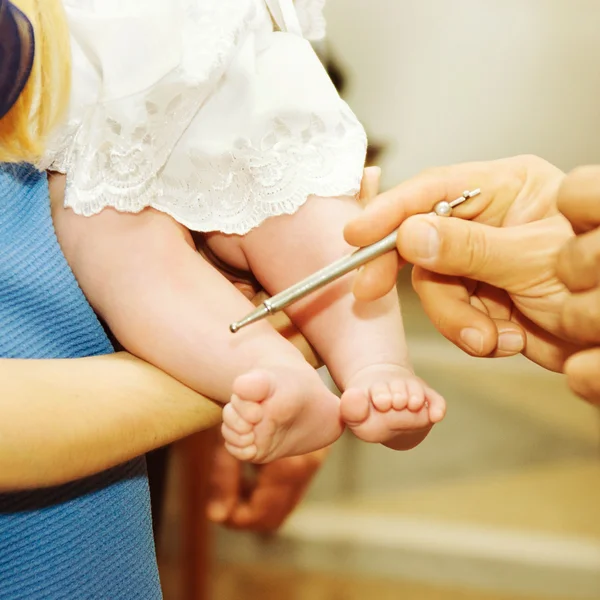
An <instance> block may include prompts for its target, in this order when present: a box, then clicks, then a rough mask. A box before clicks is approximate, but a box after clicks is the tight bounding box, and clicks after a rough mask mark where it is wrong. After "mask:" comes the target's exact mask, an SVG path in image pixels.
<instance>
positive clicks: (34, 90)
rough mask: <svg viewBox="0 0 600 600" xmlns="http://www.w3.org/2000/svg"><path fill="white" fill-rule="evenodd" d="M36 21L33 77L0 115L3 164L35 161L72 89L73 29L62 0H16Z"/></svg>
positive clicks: (0, 147)
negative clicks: (71, 36) (71, 33)
mask: <svg viewBox="0 0 600 600" xmlns="http://www.w3.org/2000/svg"><path fill="white" fill-rule="evenodd" d="M12 2H13V4H15V5H16V6H17V7H18V8H20V9H21V11H23V13H24V14H25V15H26V16H27V18H28V19H29V20H30V21H31V24H32V26H33V31H34V35H35V57H34V61H33V68H32V70H31V75H30V77H29V80H28V82H27V84H26V85H25V88H24V89H23V91H22V92H21V95H20V96H19V98H18V99H17V101H16V102H15V104H14V106H13V107H12V108H11V109H10V111H9V112H8V113H7V114H6V115H5V116H4V118H2V119H0V162H31V163H35V162H36V161H37V160H38V159H39V158H40V157H41V156H42V154H43V152H44V145H45V143H46V140H47V138H48V134H49V133H50V132H51V130H52V129H53V128H54V127H55V126H56V125H57V124H58V122H59V121H60V119H61V118H62V116H63V115H64V112H65V110H66V107H67V104H68V101H69V96H70V90H71V52H70V46H69V30H68V27H67V20H66V17H65V14H64V11H63V7H62V2H61V0H12Z"/></svg>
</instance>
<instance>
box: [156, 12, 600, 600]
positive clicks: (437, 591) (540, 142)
mask: <svg viewBox="0 0 600 600" xmlns="http://www.w3.org/2000/svg"><path fill="white" fill-rule="evenodd" d="M327 17H328V31H329V39H328V44H327V52H328V57H329V59H331V60H333V61H334V62H335V63H336V64H337V66H338V67H339V69H340V71H341V73H342V74H343V76H344V78H345V79H346V87H345V90H344V95H345V98H346V99H347V101H348V102H349V104H350V105H351V106H352V108H353V109H354V110H355V112H356V113H357V114H358V116H359V117H360V118H361V119H362V121H363V122H364V124H365V126H366V128H367V131H368V133H369V135H370V137H371V139H373V140H374V141H375V142H376V143H377V144H378V145H382V146H384V150H383V152H382V154H381V155H380V156H379V159H378V162H379V164H380V165H381V166H382V168H383V174H384V178H383V184H384V187H388V186H391V185H393V184H395V183H397V182H400V181H401V180H402V179H404V178H407V177H409V176H411V175H414V174H416V173H418V172H419V171H420V170H422V169H424V168H427V167H430V166H434V165H441V164H449V163H455V162H462V161H466V160H478V159H491V158H498V157H503V156H508V155H513V154H520V153H535V154H539V155H541V156H543V157H545V158H547V159H548V160H550V161H552V162H554V163H555V164H556V165H557V166H559V167H561V168H563V169H565V170H568V169H570V168H572V167H573V166H575V165H577V164H581V163H590V162H596V163H597V162H600V3H599V2H598V0H485V1H482V0H452V1H451V2H450V1H448V0H328V3H327ZM399 291H400V294H401V298H402V301H403V308H404V315H405V322H406V328H407V332H408V339H409V344H410V348H411V353H412V357H413V360H414V364H415V367H416V370H417V373H418V374H419V375H421V376H422V377H424V378H425V379H426V380H427V381H428V382H430V383H431V384H432V385H433V386H434V387H435V388H436V389H438V390H439V391H441V392H442V393H443V394H444V395H445V396H446V398H447V400H448V403H449V412H448V417H447V419H446V420H445V421H444V422H443V423H442V424H441V425H439V426H438V427H437V428H436V429H435V430H434V432H433V433H432V434H431V436H430V437H429V438H428V439H427V440H426V442H425V443H424V444H422V446H421V447H419V448H417V449H416V450H414V451H411V452H409V453H404V454H401V453H393V452H391V451H388V450H385V449H383V448H380V447H375V446H367V445H366V444H360V443H358V442H356V441H355V440H354V439H351V438H350V437H345V438H344V439H342V440H341V441H340V443H338V444H337V445H336V447H335V449H334V452H333V454H332V456H331V458H330V460H329V461H328V463H327V465H326V466H325V468H324V469H323V470H322V472H321V473H320V475H319V477H318V478H317V481H316V482H315V485H314V486H313V487H312V489H311V492H310V494H309V498H308V500H307V501H306V502H305V503H304V504H303V505H302V506H301V508H300V509H299V510H298V511H297V512H296V513H295V514H294V516H293V517H292V518H291V519H290V521H289V523H288V524H287V525H286V527H285V528H284V529H283V531H282V532H281V534H280V535H278V536H277V537H275V538H270V539H264V538H258V537H254V536H251V535H247V534H238V533H234V532H226V531H221V530H218V531H216V532H215V534H214V536H213V537H212V542H211V546H210V547H209V553H210V554H212V556H213V566H214V568H213V570H212V572H211V575H210V580H211V586H212V593H211V596H210V597H211V598H215V599H218V600H242V599H244V600H255V599H257V600H258V599H260V600H271V599H275V598H277V600H279V599H280V598H282V597H285V598H288V599H290V600H305V599H306V600H308V599H310V600H320V599H323V600H326V599H336V600H338V599H339V600H363V599H364V600H367V599H369V598H378V599H380V600H387V599H390V600H391V599H397V598H402V599H407V600H413V599H415V600H459V599H465V600H470V599H473V600H475V599H477V600H519V599H520V600H525V599H529V600H550V599H551V598H562V599H564V600H566V599H569V600H576V599H582V600H583V599H586V600H591V599H593V598H600V461H599V457H600V454H599V443H600V418H599V415H598V411H596V410H595V409H593V408H591V407H590V406H588V405H586V404H584V403H583V402H580V401H579V400H577V399H575V398H574V397H573V396H572V395H571V394H570V393H569V391H568V390H567V388H566V386H565V384H564V382H563V381H562V379H561V378H560V377H559V376H557V375H551V374H548V373H545V372H543V371H541V370H540V369H537V368H536V367H534V366H532V365H531V364H529V363H527V362H526V361H525V360H518V359H514V360H513V359H510V360H501V361H499V360H496V361H485V360H479V361H478V360H475V359H470V358H468V357H466V356H464V355H462V354H461V353H460V352H459V351H457V350H456V349H454V348H453V347H452V346H451V345H450V344H449V343H447V342H446V341H445V340H444V339H442V338H441V337H440V336H439V335H438V334H437V333H436V332H435V331H434V330H433V328H432V327H431V325H430V324H429V323H428V322H427V321H426V319H425V317H424V316H423V314H422V313H421V311H420V308H419V306H418V302H417V300H416V298H415V297H414V295H413V293H412V292H411V289H410V284H409V274H408V272H405V273H403V274H402V275H401V277H400V280H399ZM177 481H178V479H177V467H176V465H175V469H174V470H173V471H172V472H171V487H170V493H171V496H170V497H171V498H172V499H173V498H175V497H176V495H177V490H178V489H179V488H178V487H177ZM170 506H172V507H173V508H171V509H170V511H168V513H167V516H166V521H165V524H164V529H165V531H163V537H162V539H163V542H162V545H161V553H162V557H163V572H164V573H172V572H174V569H176V565H177V564H178V563H177V560H180V559H181V557H179V558H178V557H177V556H175V554H174V550H173V548H175V547H176V545H177V544H176V541H177V540H176V539H175V538H176V534H175V533H174V532H175V531H176V525H177V523H178V522H180V520H181V515H180V514H179V513H178V511H177V509H176V502H175V501H174V500H172V501H171V504H170ZM170 549H171V550H173V552H171V550H170ZM170 552H171V553H170ZM167 579H168V578H167ZM169 581H170V580H169ZM169 581H166V597H167V600H168V599H169V598H170V599H171V600H175V599H176V598H184V597H188V596H185V595H184V592H182V591H181V589H179V588H177V586H175V585H174V584H169Z"/></svg>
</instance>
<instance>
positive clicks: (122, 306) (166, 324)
mask: <svg viewBox="0 0 600 600" xmlns="http://www.w3.org/2000/svg"><path fill="white" fill-rule="evenodd" d="M55 223H56V230H57V233H58V237H59V240H60V242H61V245H62V247H63V251H64V253H65V255H66V257H67V259H68V260H69V262H70V264H71V267H72V268H73V271H74V272H75V274H76V276H77V278H78V280H79V283H80V285H81V287H82V288H83V290H84V292H85V293H86V295H87V297H88V299H89V300H90V302H91V303H92V305H93V306H94V308H95V309H96V310H97V312H98V313H99V314H100V315H101V316H102V317H103V318H104V319H105V320H106V322H107V323H108V325H109V327H110V328H111V330H112V331H113V333H114V334H115V336H116V337H117V339H118V340H119V341H120V342H121V343H122V344H123V346H124V347H125V348H126V349H127V350H129V351H130V352H132V353H133V354H136V355H137V356H139V357H140V358H143V359H144V360H147V361H148V362H150V363H152V364H154V365H155V366H157V367H158V368H160V369H162V370H163V371H165V372H167V373H169V374H171V375H172V376H174V377H176V378H177V379H179V380H180V381H182V382H183V383H185V384H187V385H188V386H190V387H191V388H193V389H195V390H197V391H198V392H200V393H202V394H205V395H207V396H209V397H211V398H214V399H216V400H218V401H219V402H223V403H225V402H228V401H229V400H230V398H231V403H230V404H228V405H227V406H226V407H225V409H224V410H225V414H226V416H227V417H228V427H224V431H223V433H224V436H225V438H226V440H227V441H228V442H229V444H230V446H229V448H230V451H231V452H232V453H233V454H235V455H236V456H238V457H239V458H243V459H247V460H255V461H259V462H261V461H267V460H272V459H275V458H278V457H281V456H288V455H296V454H303V453H306V452H310V451H312V450H316V449H318V448H322V447H324V446H327V445H329V444H331V443H332V442H334V441H335V440H336V439H337V438H338V437H339V436H340V435H341V432H342V430H343V425H342V423H341V421H340V411H339V400H338V399H337V398H336V397H335V395H334V394H332V393H331V392H330V391H329V390H328V389H327V388H326V386H325V385H324V384H323V383H322V381H321V380H320V378H319V376H318V375H317V373H316V372H315V370H314V369H312V368H311V367H310V366H309V365H308V363H307V362H306V361H305V360H304V358H303V356H302V354H301V353H300V352H299V351H298V350H296V349H295V348H294V347H293V346H292V345H291V344H290V343H289V342H287V341H286V340H285V339H284V338H283V337H281V336H280V335H279V334H277V333H276V332H275V330H274V329H273V328H272V327H271V326H270V325H268V324H267V323H266V322H264V323H260V324H258V325H257V326H256V327H253V328H252V329H248V330H246V331H242V332H240V333H239V334H237V335H233V334H231V333H230V332H229V323H231V321H233V320H235V319H236V318H238V316H239V315H240V314H244V313H246V312H248V311H249V310H251V309H252V308H253V306H252V304H251V303H250V302H249V301H248V300H247V299H246V298H244V296H243V295H242V294H241V293H239V292H238V291H237V290H236V289H235V288H234V287H233V286H232V284H231V283H230V282H229V281H227V280H226V279H225V278H224V277H223V276H222V275H221V274H220V273H218V272H217V271H216V270H215V269H214V268H213V267H212V266H211V265H209V264H208V263H207V262H206V261H205V260H204V259H203V258H202V257H201V256H200V255H199V254H198V253H197V252H196V249H195V247H194V245H193V243H192V242H191V238H190V236H189V234H188V232H187V231H186V230H185V229H183V228H182V227H180V226H179V225H178V224H177V223H175V221H173V220H172V219H171V218H170V217H168V216H166V215H164V214H161V213H158V212H155V211H152V210H146V211H144V212H142V213H140V214H139V215H128V214H120V213H117V212H115V211H113V210H110V209H107V210H105V211H103V212H102V213H101V214H99V215H97V216H95V217H90V218H86V217H80V216H76V215H75V214H74V213H73V212H72V211H70V210H65V209H64V208H62V207H61V206H60V205H57V206H56V210H55ZM232 390H233V397H232ZM257 393H258V394H262V397H261V399H262V400H263V404H262V405H258V404H257V403H256V402H252V403H249V402H244V401H242V400H240V399H239V397H238V395H240V396H251V397H253V398H255V397H256V394H257ZM272 405H274V407H273V408H272ZM306 407H310V409H309V410H307V409H306ZM266 410H268V411H269V417H268V418H267V419H263V418H262V412H263V411H266ZM259 421H260V423H258V422H259ZM249 423H252V424H254V423H256V426H255V427H254V426H251V425H249ZM255 435H257V436H260V437H261V440H263V439H264V438H265V437H269V439H270V442H271V443H270V445H267V444H265V443H262V444H261V447H260V448H256V447H255V445H254V436H255ZM238 440H241V441H242V442H243V445H241V446H240V444H237V445H236V443H237V442H238Z"/></svg>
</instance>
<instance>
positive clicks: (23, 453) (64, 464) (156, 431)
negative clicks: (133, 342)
mask: <svg viewBox="0 0 600 600" xmlns="http://www.w3.org/2000/svg"><path fill="white" fill-rule="evenodd" d="M0 382H1V383H0V390H1V392H0V415H2V418H1V419H0V490H1V491H8V490H11V491H14V490H20V489H27V488H34V487H36V488H37V487H45V486H51V485H57V484H61V483H65V482H67V481H70V480H73V479H77V478H80V477H85V476H87V475H92V474H94V473H98V472H100V471H103V470H105V469H108V468H110V467H113V466H115V465H117V464H120V463H122V462H125V461H127V460H129V459H131V458H133V457H135V456H140V455H142V454H144V453H145V452H148V451H149V450H153V449H155V448H159V447H160V446H163V445H165V444H168V443H170V442H173V441H175V440H178V439H180V438H183V437H185V436H187V435H190V434H192V433H194V432H196V431H200V430H202V429H206V428H208V427H211V426H213V425H216V424H217V423H218V422H219V421H220V416H221V409H220V407H219V406H217V405H216V404H214V403H213V402H211V401H210V400H208V399H207V398H205V397H203V396H201V395H199V394H197V393H195V392H193V391H192V390H190V389H189V388H187V387H185V386H184V385H182V384H181V383H179V382H177V381H175V380H174V379H172V378H171V377H169V376H168V375H166V374H165V373H163V372H162V371H160V370H158V369H156V368H155V367H153V366H151V365H149V364H147V363H145V362H143V361H141V360H139V359H137V358H134V357H132V356H131V355H129V354H126V353H124V352H120V353H117V354H112V355H108V356H100V357H92V358H81V359H68V360H13V359H2V360H0Z"/></svg>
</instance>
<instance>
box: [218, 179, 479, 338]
mask: <svg viewBox="0 0 600 600" xmlns="http://www.w3.org/2000/svg"><path fill="white" fill-rule="evenodd" d="M480 193H481V190H479V189H476V190H473V191H465V192H463V195H462V196H460V197H458V198H456V199H455V200H452V201H451V202H448V201H447V200H442V201H441V202H438V203H437V204H436V205H435V206H434V207H433V210H432V212H431V213H429V214H431V215H437V216H439V217H450V216H451V215H452V211H453V209H454V207H456V206H458V205H459V204H462V203H463V202H466V201H467V200H469V199H470V198H473V197H475V196H477V195H478V194H480ZM397 238H398V230H397V229H396V231H393V232H392V233H390V234H389V235H388V236H386V237H384V238H383V239H382V240H379V241H378V242H375V243H374V244H371V245H370V246H365V247H364V248H361V249H360V250H357V251H356V252H353V253H352V254H350V255H349V256H345V257H344V258H341V259H340V260H338V261H336V262H334V263H331V264H330V265H328V266H326V267H324V268H323V269H321V270H319V271H317V272H316V273H313V274H312V275H309V276H308V277H307V278H306V279H303V280H302V281H299V282H298V283H296V284H294V285H292V286H291V287H289V288H287V289H286V290H283V291H282V292H279V294H276V295H275V296H272V297H271V298H267V299H266V300H265V301H264V302H263V303H262V304H261V305H260V306H259V307H258V308H256V309H255V310H253V311H252V312H251V313H249V314H248V315H246V316H245V317H244V318H243V319H241V320H240V321H237V322H236V323H232V324H231V325H230V326H229V330H230V331H231V333H235V332H236V331H239V330H240V329H241V328H242V327H246V326H247V325H250V324H252V323H256V322H257V321H260V320H262V319H264V318H266V317H268V316H269V315H273V314H275V313H276V312H279V311H280V310H283V309H284V308H286V307H287V306H289V305H290V304H293V303H294V302H297V301H298V300H300V299H301V298H304V297H305V296H308V294H311V293H312V292H314V291H316V290H318V289H320V288H322V287H323V286H325V285H327V284H329V283H331V282H332V281H335V280H336V279H339V278H340V277H343V276H344V275H346V273H349V272H350V271H353V270H354V269H358V267H361V266H362V265H364V264H365V263H367V262H370V261H372V260H374V259H376V258H377V257H379V256H381V255H382V254H385V253H386V252H389V251H390V250H393V249H394V248H395V247H396V240H397Z"/></svg>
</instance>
